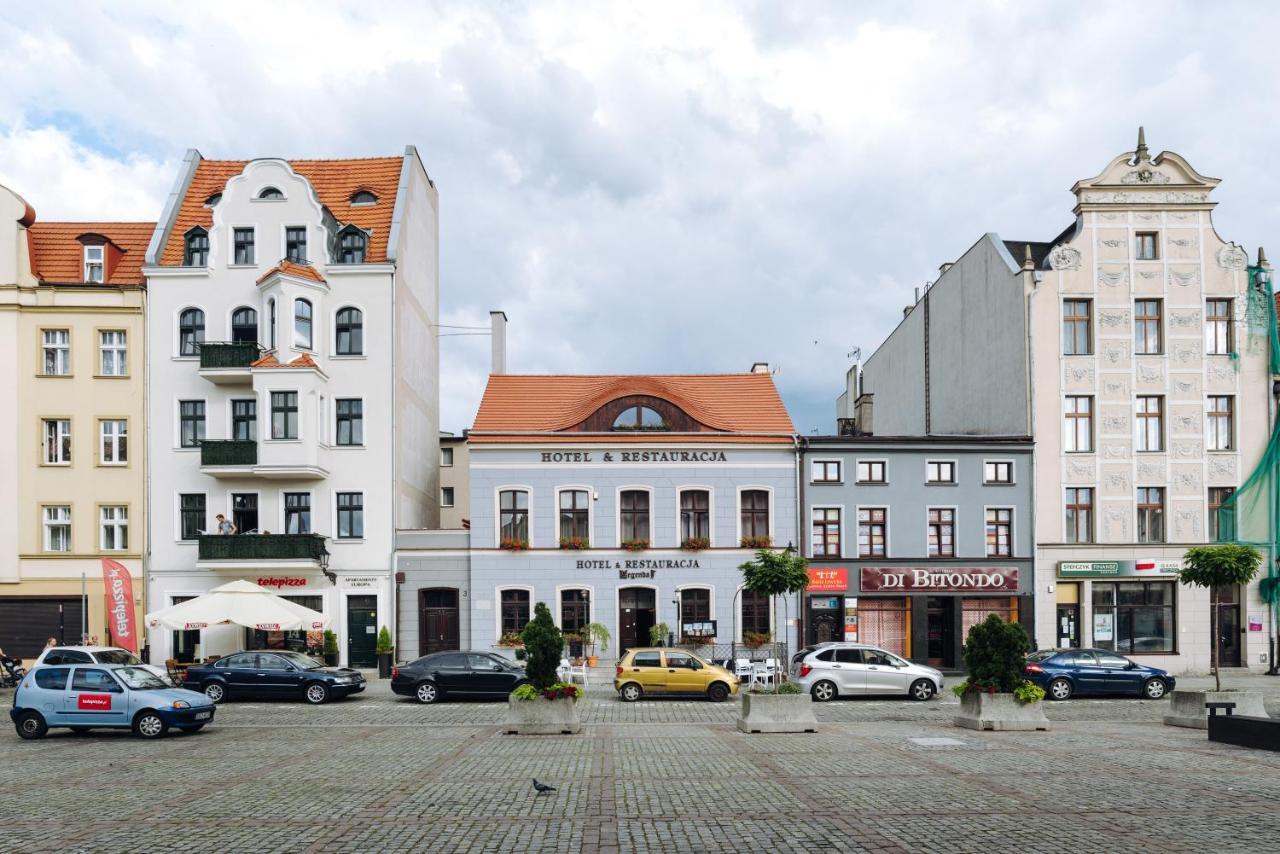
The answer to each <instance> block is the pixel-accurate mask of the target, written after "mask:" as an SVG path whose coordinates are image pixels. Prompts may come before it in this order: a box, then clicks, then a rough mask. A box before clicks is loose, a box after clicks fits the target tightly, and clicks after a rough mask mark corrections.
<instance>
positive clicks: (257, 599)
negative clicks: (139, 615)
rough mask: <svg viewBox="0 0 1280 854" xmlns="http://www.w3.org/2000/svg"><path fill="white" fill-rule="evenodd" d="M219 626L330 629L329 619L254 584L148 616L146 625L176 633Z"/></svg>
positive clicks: (233, 586)
mask: <svg viewBox="0 0 1280 854" xmlns="http://www.w3.org/2000/svg"><path fill="white" fill-rule="evenodd" d="M219 623H235V624H237V625H240V626H247V627H248V628H251V629H262V630H264V631H269V632H288V631H298V630H307V631H315V630H319V629H323V628H324V627H325V626H327V625H329V618H328V617H326V616H325V615H324V614H321V613H320V612H319V611H313V610H311V609H310V608H306V607H303V606H302V605H299V604H298V603H297V602H290V601H289V600H288V599H285V598H283V597H281V596H277V595H276V594H274V593H272V592H271V591H270V590H268V589H267V588H265V587H260V586H258V585H257V584H254V583H253V582H252V581H232V582H230V583H229V584H223V585H222V586H221V587H215V588H213V589H212V590H210V591H209V592H208V593H206V594H204V595H203V596H198V597H196V598H195V599H189V600H188V601H186V602H179V603H178V604H177V605H171V606H169V607H168V608H163V609H161V610H159V611H153V612H151V613H150V614H147V625H149V626H151V627H153V628H157V627H164V628H166V629H173V630H175V631H183V630H187V629H205V628H208V627H209V626H213V625H217V624H219Z"/></svg>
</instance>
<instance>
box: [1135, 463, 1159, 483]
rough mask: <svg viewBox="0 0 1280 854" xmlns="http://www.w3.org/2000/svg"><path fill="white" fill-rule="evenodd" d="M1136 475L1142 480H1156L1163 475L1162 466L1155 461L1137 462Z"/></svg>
mask: <svg viewBox="0 0 1280 854" xmlns="http://www.w3.org/2000/svg"><path fill="white" fill-rule="evenodd" d="M1138 477H1140V478H1142V479H1143V480H1158V479H1160V478H1162V477H1164V466H1158V465H1156V464H1155V463H1139V465H1138Z"/></svg>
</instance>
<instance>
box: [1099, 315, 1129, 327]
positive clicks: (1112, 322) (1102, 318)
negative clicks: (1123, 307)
mask: <svg viewBox="0 0 1280 854" xmlns="http://www.w3.org/2000/svg"><path fill="white" fill-rule="evenodd" d="M1098 322H1099V323H1101V324H1102V325H1103V326H1104V327H1106V328H1107V329H1120V328H1122V327H1126V326H1128V325H1129V312H1127V311H1100V312H1098Z"/></svg>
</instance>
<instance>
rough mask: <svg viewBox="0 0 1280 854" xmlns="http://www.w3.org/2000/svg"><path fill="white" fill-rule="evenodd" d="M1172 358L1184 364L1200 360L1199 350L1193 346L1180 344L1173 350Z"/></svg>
mask: <svg viewBox="0 0 1280 854" xmlns="http://www.w3.org/2000/svg"><path fill="white" fill-rule="evenodd" d="M1173 356H1174V358H1175V359H1177V360H1178V361H1179V362H1182V363H1183V364H1186V363H1187V362H1193V361H1196V360H1198V359H1199V358H1200V350H1199V349H1198V348H1197V347H1196V346H1195V345H1194V344H1180V345H1178V346H1177V347H1175V348H1174V349H1173Z"/></svg>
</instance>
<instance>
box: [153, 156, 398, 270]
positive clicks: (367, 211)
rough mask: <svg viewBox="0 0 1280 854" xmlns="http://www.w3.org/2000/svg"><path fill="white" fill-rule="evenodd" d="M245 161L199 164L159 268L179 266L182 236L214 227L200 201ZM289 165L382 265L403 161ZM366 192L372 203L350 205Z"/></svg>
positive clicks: (217, 189) (293, 162)
mask: <svg viewBox="0 0 1280 854" xmlns="http://www.w3.org/2000/svg"><path fill="white" fill-rule="evenodd" d="M249 162H250V161H248V160H201V161H200V163H199V165H197V166H196V174H195V176H194V177H193V178H192V180H191V186H190V187H188V188H187V194H186V195H185V196H184V197H183V199H182V203H181V204H180V205H179V206H178V213H177V216H176V217H175V219H174V223H173V231H171V232H170V233H169V238H168V240H167V241H166V242H165V246H164V251H163V252H162V253H161V255H160V264H161V265H163V266H171V267H176V266H180V265H181V264H182V236H183V235H184V234H186V232H187V231H189V230H190V229H191V228H193V227H195V226H197V225H203V226H204V227H205V228H210V227H211V226H212V225H213V210H212V209H211V208H207V207H205V205H204V202H205V199H207V198H209V197H210V196H212V195H213V194H214V193H221V192H222V189H223V188H224V187H225V186H226V184H227V181H228V180H229V179H230V178H232V177H234V176H236V175H239V174H240V173H241V172H243V171H244V167H245V166H247V165H248V164H249ZM288 163H289V165H290V166H291V167H293V170H294V171H295V172H297V173H298V174H299V175H301V176H302V177H304V178H306V179H307V180H308V181H310V182H311V185H312V186H313V187H314V188H315V191H316V196H317V197H318V198H319V199H320V203H321V204H323V205H324V206H325V207H327V208H328V209H329V211H330V213H332V214H333V215H334V217H335V218H336V219H337V220H338V221H339V222H341V223H344V224H345V223H355V224H356V225H357V226H359V227H360V228H362V229H365V230H366V231H369V232H371V235H370V238H369V246H368V249H367V252H366V253H365V259H366V260H367V261H368V262H369V263H371V264H378V263H382V262H384V261H386V260H387V238H388V236H389V235H390V233H391V214H392V212H393V210H394V208H395V204H396V190H397V188H398V187H399V185H400V169H401V167H402V166H403V164H404V158H403V157H366V158H353V159H349V160H290V161H288ZM360 189H364V190H368V191H369V192H371V193H373V194H374V195H376V196H377V197H378V201H377V203H376V204H372V205H355V206H352V204H351V195H352V193H354V192H355V191H356V190H360Z"/></svg>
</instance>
